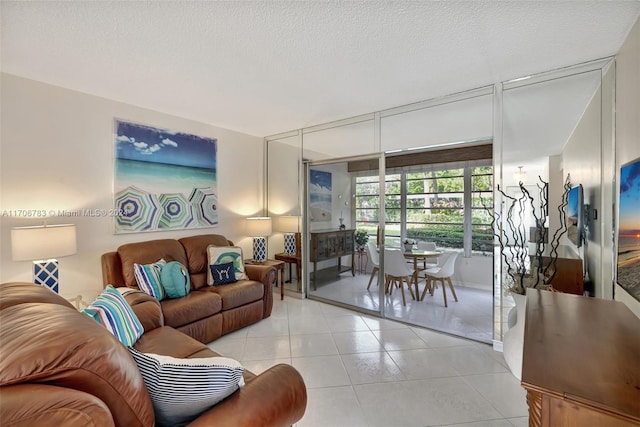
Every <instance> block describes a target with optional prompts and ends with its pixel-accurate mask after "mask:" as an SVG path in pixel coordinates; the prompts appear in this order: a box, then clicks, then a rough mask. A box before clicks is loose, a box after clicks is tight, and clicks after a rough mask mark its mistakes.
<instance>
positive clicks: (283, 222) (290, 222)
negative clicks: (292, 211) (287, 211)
mask: <svg viewBox="0 0 640 427" xmlns="http://www.w3.org/2000/svg"><path fill="white" fill-rule="evenodd" d="M278 231H282V232H283V233H297V232H298V231H300V217H299V216H294V215H285V216H281V217H278Z"/></svg>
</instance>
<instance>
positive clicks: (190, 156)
mask: <svg viewBox="0 0 640 427" xmlns="http://www.w3.org/2000/svg"><path fill="white" fill-rule="evenodd" d="M114 134H115V173H114V212H117V213H118V215H115V216H114V218H115V221H114V224H115V226H114V229H115V233H116V234H120V233H137V232H145V231H162V230H175V229H184V228H201V227H214V226H217V225H218V195H217V194H218V192H217V177H216V162H217V158H216V153H217V143H218V142H217V139H216V138H207V137H201V136H196V135H191V134H188V133H184V132H176V131H171V130H168V129H161V128H157V127H152V126H147V125H142V124H138V123H132V122H128V121H123V120H118V119H115V120H114Z"/></svg>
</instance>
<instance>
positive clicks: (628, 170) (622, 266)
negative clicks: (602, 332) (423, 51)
mask: <svg viewBox="0 0 640 427" xmlns="http://www.w3.org/2000/svg"><path fill="white" fill-rule="evenodd" d="M618 206H619V214H618V217H619V220H618V263H617V282H618V284H619V285H620V286H621V287H622V288H624V289H625V290H626V291H627V292H629V293H630V294H631V295H632V296H633V297H634V298H635V299H637V300H638V301H640V158H638V159H636V160H635V161H633V162H631V163H629V164H627V165H625V166H623V167H622V168H621V169H620V203H619V204H618Z"/></svg>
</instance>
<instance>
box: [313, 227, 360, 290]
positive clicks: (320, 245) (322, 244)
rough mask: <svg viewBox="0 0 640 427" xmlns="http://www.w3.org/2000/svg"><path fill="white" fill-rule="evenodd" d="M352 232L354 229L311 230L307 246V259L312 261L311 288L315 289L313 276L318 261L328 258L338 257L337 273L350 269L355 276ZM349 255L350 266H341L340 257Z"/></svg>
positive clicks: (314, 275)
mask: <svg viewBox="0 0 640 427" xmlns="http://www.w3.org/2000/svg"><path fill="white" fill-rule="evenodd" d="M354 232H355V230H322V231H312V232H311V242H310V247H309V261H311V262H313V288H314V289H315V277H316V271H317V269H318V262H319V261H325V260H328V259H334V258H337V259H338V273H343V272H345V271H349V270H351V274H352V275H354V276H355V263H354V253H355V251H354V249H355V241H354ZM349 255H350V256H351V266H349V267H346V268H344V269H343V268H342V257H343V256H349Z"/></svg>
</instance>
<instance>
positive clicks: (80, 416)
mask: <svg viewBox="0 0 640 427" xmlns="http://www.w3.org/2000/svg"><path fill="white" fill-rule="evenodd" d="M0 402H2V416H1V417H0V421H1V422H2V423H3V425H5V423H6V425H11V426H12V427H30V426H36V425H37V426H44V425H47V426H87V427H88V426H93V427H103V426H104V427H113V426H114V425H115V424H114V422H113V417H112V416H111V412H110V411H109V408H108V407H107V405H105V403H104V402H103V401H102V400H100V399H98V398H97V397H96V396H94V395H92V394H89V393H85V392H83V391H80V390H76V389H73V388H67V387H58V386H55V385H47V384H16V385H12V386H4V387H0Z"/></svg>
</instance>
